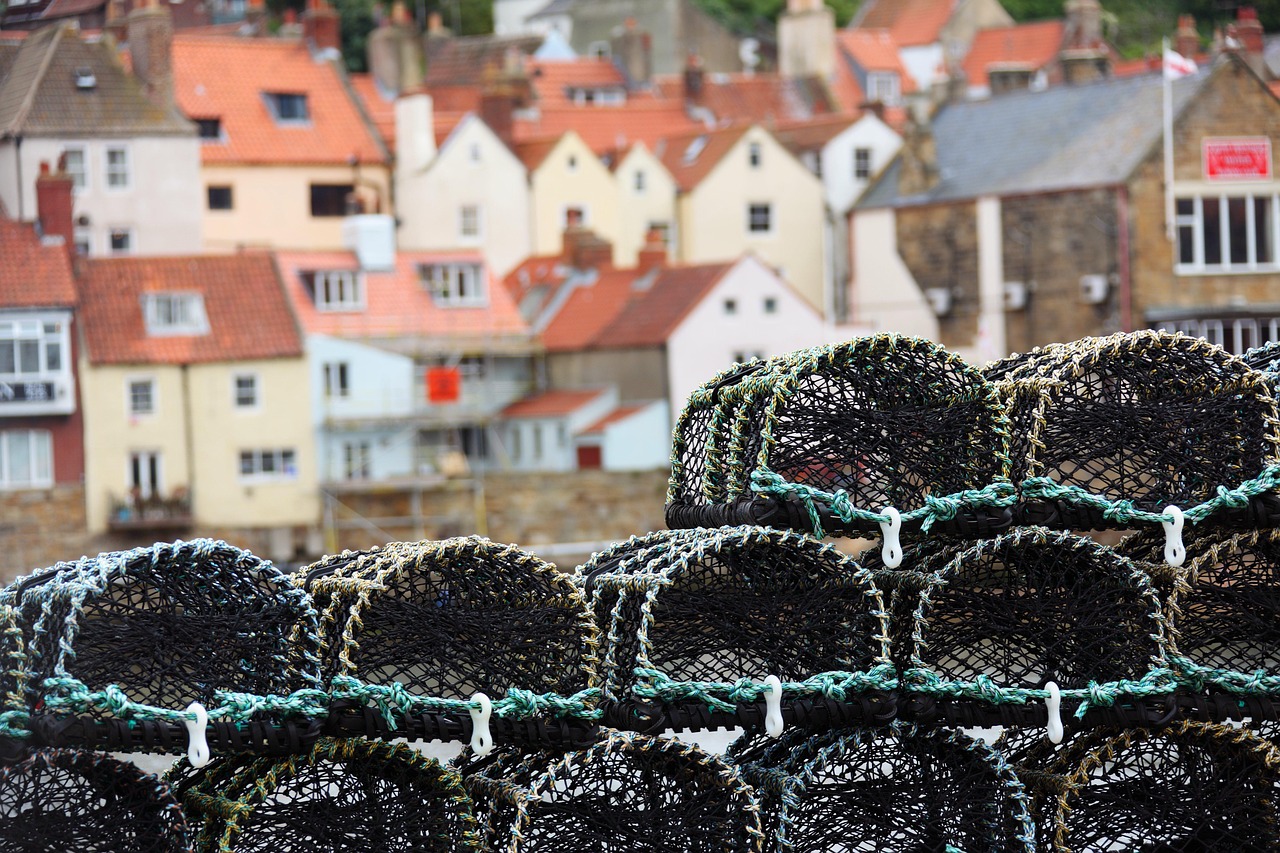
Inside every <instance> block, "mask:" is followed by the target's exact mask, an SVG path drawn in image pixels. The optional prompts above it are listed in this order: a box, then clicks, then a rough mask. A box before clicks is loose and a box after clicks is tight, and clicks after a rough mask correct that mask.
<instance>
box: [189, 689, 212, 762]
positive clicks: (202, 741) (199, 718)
mask: <svg viewBox="0 0 1280 853" xmlns="http://www.w3.org/2000/svg"><path fill="white" fill-rule="evenodd" d="M187 713H188V714H194V715H195V719H190V718H188V719H184V720H183V721H182V722H183V725H185V726H186V727H187V761H190V762H191V766H192V767H204V766H205V765H206V764H208V763H209V735H208V732H207V731H206V728H207V726H208V725H209V712H208V711H206V710H205V709H204V706H203V705H201V704H200V703H199V702H192V703H191V704H190V705H188V706H187Z"/></svg>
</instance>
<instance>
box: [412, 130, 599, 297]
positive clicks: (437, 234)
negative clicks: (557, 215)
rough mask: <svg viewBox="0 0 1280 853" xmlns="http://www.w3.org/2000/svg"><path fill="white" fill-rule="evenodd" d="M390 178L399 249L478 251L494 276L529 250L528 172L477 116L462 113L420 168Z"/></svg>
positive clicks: (502, 271) (513, 264)
mask: <svg viewBox="0 0 1280 853" xmlns="http://www.w3.org/2000/svg"><path fill="white" fill-rule="evenodd" d="M399 115H400V113H397V116H399ZM406 144H407V142H406V140H405V137H400V136H398V143H397V145H398V146H399V147H401V148H403V147H404V146H405V145H406ZM593 159H594V158H593ZM396 181H397V184H396V213H397V215H398V216H399V218H400V222H401V225H400V230H399V234H398V239H399V245H400V248H401V249H403V250H406V251H413V250H439V249H458V248H478V249H480V251H481V252H482V253H483V254H484V258H485V261H486V262H487V263H488V264H489V268H490V270H491V271H492V272H493V273H494V274H495V275H497V276H502V275H505V274H506V273H507V272H508V271H509V270H511V269H512V268H513V267H514V266H516V264H518V263H519V262H520V261H522V260H524V259H525V258H526V257H528V256H529V255H530V254H532V251H533V249H532V233H531V221H532V216H531V212H530V191H529V180H528V173H527V172H526V171H525V168H524V164H523V163H521V162H520V161H519V160H518V159H517V158H516V156H515V155H514V154H512V153H511V151H510V149H508V148H507V147H506V146H505V145H503V144H502V142H501V140H499V139H498V137H497V136H495V135H494V133H493V131H491V130H490V129H489V127H488V125H486V124H485V123H484V122H483V121H481V120H480V119H479V118H478V117H476V116H474V115H470V116H467V117H466V118H464V119H463V120H462V121H461V122H460V123H459V124H458V126H457V127H455V128H454V129H453V132H452V133H450V134H449V138H448V139H446V140H445V142H444V144H443V145H442V146H440V150H439V152H438V153H437V154H436V156H435V157H434V159H432V160H431V161H430V163H429V165H427V166H426V168H423V169H419V170H416V171H415V170H403V171H398V172H397V175H396ZM464 205H476V206H477V207H479V208H480V236H479V237H478V238H468V237H464V236H463V235H462V234H461V233H460V229H459V217H460V213H459V211H460V209H461V208H462V207H463V206H464Z"/></svg>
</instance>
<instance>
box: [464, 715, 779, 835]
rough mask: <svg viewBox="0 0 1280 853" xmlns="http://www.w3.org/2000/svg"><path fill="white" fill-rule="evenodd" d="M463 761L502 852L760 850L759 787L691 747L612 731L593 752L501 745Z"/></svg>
mask: <svg viewBox="0 0 1280 853" xmlns="http://www.w3.org/2000/svg"><path fill="white" fill-rule="evenodd" d="M461 763H462V772H463V774H464V778H465V779H466V783H467V788H468V790H470V791H471V795H472V797H473V799H474V800H475V803H476V809H477V811H478V812H479V813H480V814H481V815H482V818H481V823H482V824H484V826H485V831H486V833H487V841H488V844H489V846H490V849H492V850H493V851H495V853H540V851H546V852H547V853H552V851H555V853H559V851H567V850H574V851H578V850H581V851H586V850H590V851H593V853H712V851H714V853H737V851H760V850H761V843H762V841H763V836H762V834H761V831H760V819H759V813H758V809H757V807H756V804H755V798H754V795H753V793H752V791H751V789H750V788H749V787H748V786H747V785H746V784H745V783H744V782H743V781H742V779H741V778H740V777H739V775H738V772H737V771H736V770H735V769H734V768H733V767H731V766H730V765H728V764H726V763H725V762H724V761H722V760H721V759H719V758H717V757H716V756H713V755H710V754H708V753H706V752H704V751H703V750H701V749H699V748H697V747H695V746H693V745H691V744H687V743H682V742H680V741H676V740H671V739H669V738H661V737H648V736H645V735H638V734H631V733H623V732H609V733H608V734H606V735H605V736H604V738H603V739H602V740H601V741H600V742H598V743H596V744H595V745H593V746H592V747H590V748H589V749H586V750H581V751H576V752H569V753H554V752H533V753H522V752H519V751H516V750H511V749H506V750H503V749H499V750H496V751H495V752H493V753H492V754H490V755H489V756H487V757H486V758H483V759H470V760H468V759H467V757H466V756H465V754H464V757H463V759H462V762H461Z"/></svg>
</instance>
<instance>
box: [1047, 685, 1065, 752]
mask: <svg viewBox="0 0 1280 853" xmlns="http://www.w3.org/2000/svg"><path fill="white" fill-rule="evenodd" d="M1044 689H1045V690H1048V691H1049V695H1048V696H1046V697H1045V698H1044V707H1045V710H1047V711H1048V712H1049V725H1048V728H1049V740H1050V742H1052V743H1062V692H1061V691H1060V690H1058V682H1056V681H1050V682H1049V683H1048V684H1046V685H1045V686H1044Z"/></svg>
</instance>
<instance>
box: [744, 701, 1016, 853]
mask: <svg viewBox="0 0 1280 853" xmlns="http://www.w3.org/2000/svg"><path fill="white" fill-rule="evenodd" d="M728 756H729V758H730V759H731V760H733V761H734V762H735V763H737V764H738V766H739V767H740V768H741V771H742V775H743V778H744V779H746V780H747V781H748V782H749V783H750V784H751V785H752V786H754V788H755V789H756V791H757V793H758V795H759V798H760V805H761V822H762V824H763V826H764V830H765V833H766V836H767V837H768V838H769V842H770V843H769V844H768V845H767V848H768V849H770V850H777V851H779V853H826V851H832V850H839V851H847V853H855V851H879V850H903V851H907V850H912V851H915V850H919V851H925V850H950V849H959V850H973V851H978V850H988V851H996V850H1001V851H1015V850H1023V851H1032V850H1034V849H1035V847H1034V841H1035V830H1034V826H1033V824H1032V820H1031V814H1030V810H1029V800H1028V797H1027V795H1026V793H1025V791H1024V790H1023V786H1022V783H1021V782H1020V781H1019V780H1018V778H1017V776H1016V775H1015V774H1014V772H1013V771H1012V769H1011V768H1010V767H1009V766H1008V765H1007V764H1006V763H1005V762H1004V761H1003V760H1002V759H1001V757H1000V756H999V754H997V753H995V752H994V751H992V750H991V749H990V748H989V747H988V746H986V745H985V744H983V743H982V742H981V741H978V740H975V739H973V738H970V737H968V736H966V735H964V734H962V733H960V732H958V731H956V730H954V729H945V730H944V729H937V730H933V731H921V730H918V729H916V728H915V727H914V726H911V725H904V724H894V725H892V726H887V727H883V728H875V729H871V728H855V729H847V730H843V731H840V730H837V731H829V732H823V733H821V734H816V735H810V734H808V733H806V732H804V731H802V730H799V729H792V730H790V731H788V732H785V733H784V734H783V736H782V737H781V738H779V739H776V740H775V739H772V738H768V737H765V736H762V735H746V736H744V737H742V738H740V739H739V740H737V741H735V742H734V744H733V745H731V746H730V747H729V752H728Z"/></svg>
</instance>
